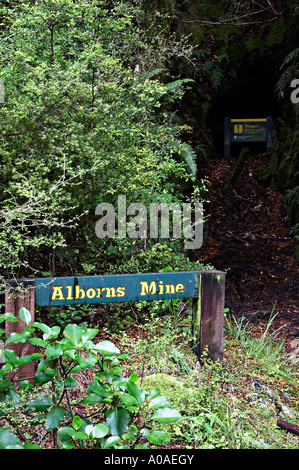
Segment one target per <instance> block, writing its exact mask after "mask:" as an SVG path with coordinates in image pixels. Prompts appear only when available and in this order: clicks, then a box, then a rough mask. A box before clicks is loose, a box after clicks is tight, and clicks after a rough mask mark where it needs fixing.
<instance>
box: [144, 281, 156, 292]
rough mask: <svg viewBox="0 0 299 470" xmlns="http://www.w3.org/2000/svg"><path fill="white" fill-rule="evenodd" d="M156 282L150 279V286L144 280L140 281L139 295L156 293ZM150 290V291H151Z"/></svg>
mask: <svg viewBox="0 0 299 470" xmlns="http://www.w3.org/2000/svg"><path fill="white" fill-rule="evenodd" d="M157 282H158V281H152V282H151V283H150V286H148V283H147V282H146V281H141V282H140V284H141V292H140V295H146V294H147V295H148V294H153V295H154V294H156V293H157ZM151 290H152V292H151Z"/></svg>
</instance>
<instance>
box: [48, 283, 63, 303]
mask: <svg viewBox="0 0 299 470" xmlns="http://www.w3.org/2000/svg"><path fill="white" fill-rule="evenodd" d="M51 300H64V297H63V295H62V286H55V287H53V294H52V297H51Z"/></svg>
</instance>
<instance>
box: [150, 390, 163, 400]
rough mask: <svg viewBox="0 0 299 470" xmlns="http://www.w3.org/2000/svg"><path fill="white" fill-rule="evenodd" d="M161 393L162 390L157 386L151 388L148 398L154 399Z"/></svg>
mask: <svg viewBox="0 0 299 470" xmlns="http://www.w3.org/2000/svg"><path fill="white" fill-rule="evenodd" d="M160 395H161V392H160V390H159V389H158V388H155V389H154V390H151V392H150V393H149V395H148V399H149V400H152V399H153V398H156V397H159V396H160Z"/></svg>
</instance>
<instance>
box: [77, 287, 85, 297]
mask: <svg viewBox="0 0 299 470" xmlns="http://www.w3.org/2000/svg"><path fill="white" fill-rule="evenodd" d="M84 297H85V290H84V289H80V287H79V286H75V299H84Z"/></svg>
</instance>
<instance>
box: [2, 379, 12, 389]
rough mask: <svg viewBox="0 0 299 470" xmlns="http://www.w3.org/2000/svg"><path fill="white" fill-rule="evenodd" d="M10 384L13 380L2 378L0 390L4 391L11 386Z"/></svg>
mask: <svg viewBox="0 0 299 470" xmlns="http://www.w3.org/2000/svg"><path fill="white" fill-rule="evenodd" d="M10 384H11V381H10V380H7V379H3V380H0V392H2V391H3V390H5V389H6V388H7V387H9V386H10Z"/></svg>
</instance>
